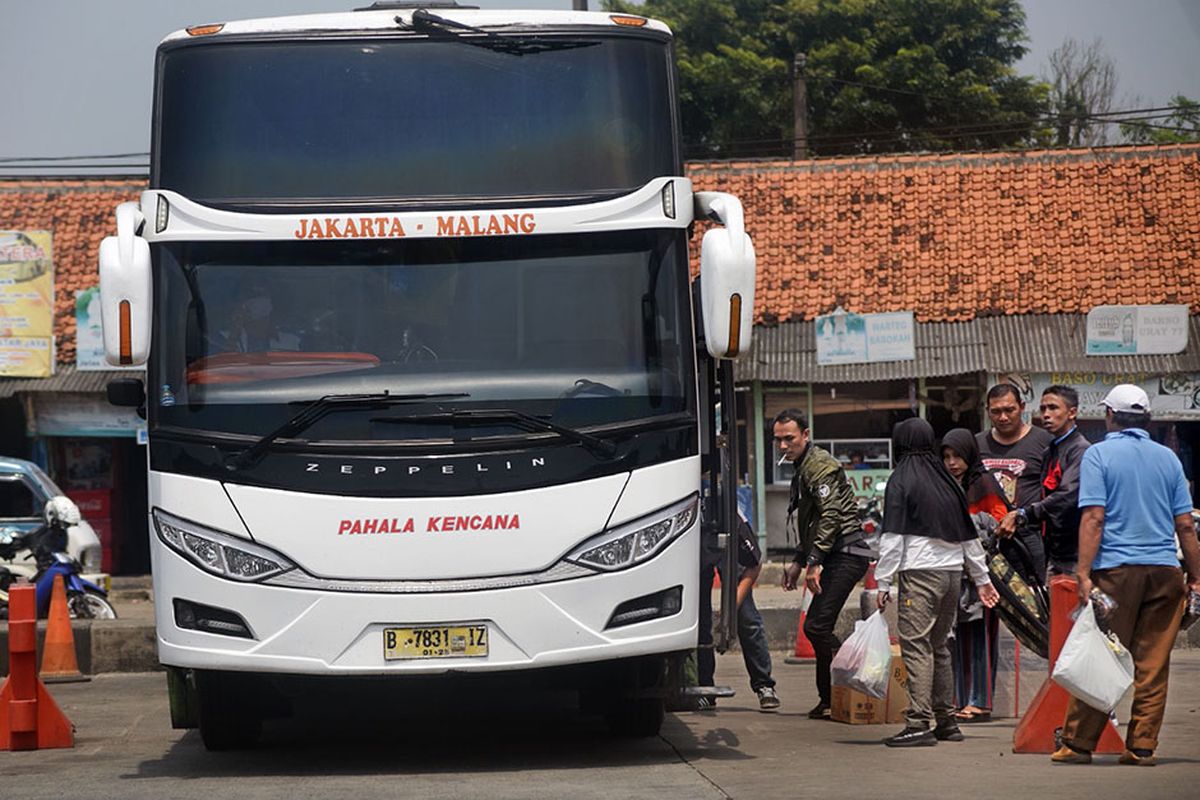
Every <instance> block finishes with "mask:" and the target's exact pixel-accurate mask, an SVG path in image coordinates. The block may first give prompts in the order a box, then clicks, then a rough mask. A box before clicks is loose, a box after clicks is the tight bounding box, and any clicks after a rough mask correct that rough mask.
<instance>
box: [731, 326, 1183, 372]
mask: <svg viewBox="0 0 1200 800" xmlns="http://www.w3.org/2000/svg"><path fill="white" fill-rule="evenodd" d="M1190 322H1191V325H1190V331H1189V339H1188V348H1187V350H1186V351H1185V352H1183V353H1178V354H1175V355H1162V356H1088V355H1084V350H1085V347H1086V341H1087V317H1086V316H1085V315H1083V314H1024V315H1017V316H1011V317H983V318H979V319H974V320H971V321H969V322H924V323H921V322H918V323H916V326H915V329H914V331H913V334H914V337H915V342H914V350H915V351H916V358H915V359H914V360H912V361H885V362H878V363H873V364H837V365H832V366H821V365H820V364H818V363H817V342H816V331H815V323H814V322H812V321H805V322H786V323H783V324H781V325H774V326H771V327H766V326H755V329H754V341H753V343H752V344H751V347H750V352H749V353H747V354H746V357H745V358H743V359H741V360H740V361H738V362H737V368H736V369H737V377H738V380H739V381H763V382H765V383H857V382H861V381H886V380H897V379H903V378H921V377H925V378H933V377H942V376H946V375H961V374H963V373H969V372H990V373H997V372H1100V373H1105V374H1119V373H1126V372H1141V373H1150V374H1156V375H1166V374H1172V373H1178V372H1200V316H1192V317H1191V318H1190Z"/></svg>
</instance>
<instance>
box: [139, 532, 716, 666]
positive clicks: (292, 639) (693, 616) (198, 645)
mask: <svg viewBox="0 0 1200 800" xmlns="http://www.w3.org/2000/svg"><path fill="white" fill-rule="evenodd" d="M152 551H153V552H152V556H153V561H154V564H153V566H154V575H155V578H154V586H155V597H154V599H155V614H156V627H157V633H158V653H159V660H160V661H161V662H162V663H163V664H165V665H168V666H175V667H186V668H194V669H213V670H232V671H247V672H263V673H280V674H307V675H323V674H324V675H336V674H342V675H388V674H437V673H443V672H452V671H453V672H488V671H511V670H521V669H531V668H540V667H550V666H559V665H568V664H582V663H588V662H595V661H608V660H613V659H623V658H632V657H637V656H644V655H651V654H657V653H668V652H674V651H679V650H686V649H689V648H693V647H695V645H696V634H697V622H696V620H697V614H698V608H699V606H698V583H699V558H698V554H699V526H698V525H695V526H693V527H692V529H691V530H690V531H689V532H687V533H685V534H684V535H683V536H681V537H680V538H679V539H678V540H676V541H675V542H673V543H672V544H671V545H670V546H668V547H667V548H666V549H665V550H663V551H662V552H661V553H659V554H658V555H657V556H655V557H654V558H652V559H651V560H649V561H647V562H645V563H643V564H640V565H638V566H635V567H632V568H629V569H625V570H621V571H619V572H612V573H604V574H596V575H592V576H587V577H582V578H575V579H572V580H564V581H560V582H556V583H544V584H535V585H530V586H520V587H513V588H504V589H490V590H483V591H470V592H441V593H422V594H386V593H355V592H331V591H312V590H299V589H292V588H284V587H276V586H266V585H262V584H253V583H250V584H247V583H238V582H234V581H229V580H225V579H222V578H218V577H215V576H213V575H210V574H208V573H205V572H203V571H201V570H200V569H198V568H197V567H195V566H194V565H192V564H191V563H189V562H188V561H186V560H185V559H183V558H182V557H180V556H179V555H177V554H176V553H174V552H173V551H171V550H168V549H167V548H165V547H163V546H162V545H161V543H159V542H154V543H153V545H152ZM677 586H678V587H682V603H681V606H680V608H679V611H678V612H676V613H673V614H671V615H670V616H662V617H659V618H655V619H649V620H646V621H641V622H635V623H633V624H626V625H621V626H619V627H611V626H610V625H609V622H610V620H611V619H612V617H613V614H614V611H615V610H616V609H617V607H618V606H620V605H621V604H622V603H625V602H627V601H630V600H634V599H636V598H640V597H645V596H647V595H652V594H655V593H658V592H663V591H664V590H669V589H672V588H673V587H677ZM177 600H180V601H185V602H187V603H192V604H201V605H204V606H209V607H213V608H218V609H222V610H225V611H228V612H232V613H234V614H236V615H238V616H240V617H241V618H242V619H243V620H244V621H245V623H246V625H247V626H248V628H249V630H250V633H251V635H252V638H242V637H238V636H232V635H223V634H218V633H209V632H205V631H201V630H195V629H189V628H185V627H181V626H180V625H179V624H178V622H177V619H176V612H175V606H176V601H177ZM480 625H485V626H486V628H487V634H488V637H487V638H488V645H487V653H486V655H476V656H472V657H465V656H450V657H413V658H391V659H389V658H385V631H387V630H389V629H393V630H394V629H402V628H451V627H454V628H465V627H472V626H474V627H478V626H480ZM393 655H395V654H394V653H393Z"/></svg>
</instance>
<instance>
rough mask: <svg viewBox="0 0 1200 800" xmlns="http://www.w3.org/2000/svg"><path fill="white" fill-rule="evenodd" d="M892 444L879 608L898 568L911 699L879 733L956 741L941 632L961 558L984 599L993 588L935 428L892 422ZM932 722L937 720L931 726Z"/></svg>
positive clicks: (954, 609)
mask: <svg viewBox="0 0 1200 800" xmlns="http://www.w3.org/2000/svg"><path fill="white" fill-rule="evenodd" d="M892 452H893V453H894V454H895V455H896V457H897V458H898V461H897V464H896V469H895V471H894V472H892V476H891V478H889V479H888V484H887V491H886V493H885V494H884V501H883V534H882V536H881V537H880V542H879V563H878V564H877V565H876V567H875V577H876V579H877V580H878V581H879V606H880V608H883V606H884V605H886V604H887V602H888V600H889V599H890V597H891V584H892V580H893V577H895V576H897V575H898V576H899V577H898V585H899V595H898V607H897V619H898V622H899V624H898V626H897V627H898V629H899V634H900V654H901V656H902V657H903V659H904V666H905V668H906V669H907V670H908V695H909V704H908V710H907V711H906V712H905V728H904V730H903V731H901V732H900V733H898V734H896V735H895V736H891V737H888V738H887V739H884V740H883V741H884V744H886V745H888V746H889V747H916V746H928V745H935V744H937V743H938V742H939V741H961V740H962V738H963V735H962V732H961V731H959V729H958V724H957V723H956V722H955V719H954V675H953V671H952V669H951V664H950V648H949V646H948V644H947V639H948V638H949V635H950V630H951V628H952V627H953V626H954V622H955V620H956V619H957V616H958V596H959V589H960V586H961V583H962V571H963V566H964V564H965V565H966V566H967V569H968V571H969V572H970V574H971V578H972V580H973V582H974V583H975V585H976V587H977V588H978V591H979V597H980V600H981V601H982V602H983V604H984V605H985V606H988V607H991V606H994V605H995V604H996V600H997V599H998V597H999V596H998V595H997V594H996V590H995V588H994V587H993V586H992V584H991V581H990V580H989V579H988V572H987V565H986V563H985V562H984V552H983V546H982V545H981V544H980V542H979V537H978V535H977V534H976V532H975V524H974V522H973V521H972V520H971V516H970V514H969V513H968V512H967V498H966V495H964V494H963V491H962V488H961V487H960V486H959V484H958V482H957V481H955V479H954V477H953V476H952V475H951V474H950V473H949V472H947V471H946V467H945V465H944V464H943V463H942V459H941V458H940V455H939V454H938V453H937V452H936V451H935V450H934V437H933V428H931V427H930V425H929V423H928V422H926V421H925V420H923V419H906V420H904V421H903V422H901V423H899V424H897V425H896V427H895V428H894V429H893V431H892ZM930 723H936V724H935V725H934V727H933V729H932V730H930Z"/></svg>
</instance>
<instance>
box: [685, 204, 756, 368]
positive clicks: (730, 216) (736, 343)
mask: <svg viewBox="0 0 1200 800" xmlns="http://www.w3.org/2000/svg"><path fill="white" fill-rule="evenodd" d="M695 203H696V216H697V217H703V218H705V219H710V220H713V221H714V222H717V223H719V224H720V225H722V226H723V227H716V228H712V229H710V230H708V231H706V232H705V233H704V238H703V240H702V241H701V244H700V302H701V305H702V309H701V311H702V313H701V317H702V319H703V322H704V341H705V344H706V346H707V347H708V352H709V355H711V356H712V357H713V358H717V359H731V358H737V357H738V356H739V355H741V354H742V353H744V352H745V351H746V349H747V348H749V346H750V335H751V331H752V328H753V323H754V274H755V253H754V244H753V243H752V242H751V241H750V237H749V236H748V235H747V234H746V227H745V212H744V211H743V209H742V204H741V201H739V200H738V199H737V198H736V197H734V196H733V195H731V194H726V193H724V192H697V193H696V194H695Z"/></svg>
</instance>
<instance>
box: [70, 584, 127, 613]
mask: <svg viewBox="0 0 1200 800" xmlns="http://www.w3.org/2000/svg"><path fill="white" fill-rule="evenodd" d="M67 610H68V612H69V613H70V615H71V618H72V619H116V618H117V610H116V609H115V608H113V607H112V603H110V602H108V599H107V598H105V597H104V596H103V595H101V594H98V593H97V592H94V591H92V590H91V589H84V590H83V591H82V592H79V593H77V594H72V595H71V596H70V597H68V598H67Z"/></svg>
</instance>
